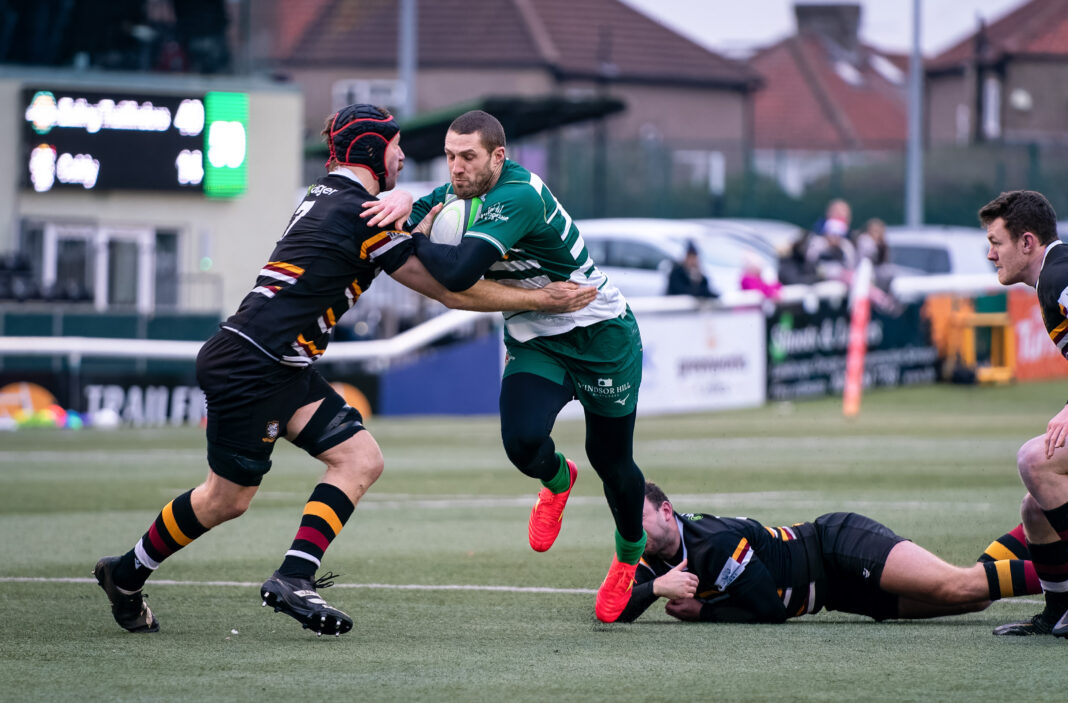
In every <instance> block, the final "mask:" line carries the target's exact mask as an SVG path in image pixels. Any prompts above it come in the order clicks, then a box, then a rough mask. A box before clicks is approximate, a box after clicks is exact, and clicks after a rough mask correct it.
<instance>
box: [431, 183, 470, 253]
mask: <svg viewBox="0 0 1068 703" xmlns="http://www.w3.org/2000/svg"><path fill="white" fill-rule="evenodd" d="M480 212H482V198H480V197H478V196H477V195H476V196H475V197H473V198H470V199H469V200H463V199H461V198H457V197H456V196H454V195H450V196H449V198H448V199H447V200H446V201H445V207H443V208H441V212H439V213H438V215H437V217H435V218H434V224H433V226H431V228H430V241H432V242H435V243H436V244H450V245H452V246H456V245H457V244H459V243H460V240H461V239H462V238H463V236H464V232H466V231H467V230H468V229H470V227H471V225H473V224H475V220H477V219H478V215H479V213H480Z"/></svg>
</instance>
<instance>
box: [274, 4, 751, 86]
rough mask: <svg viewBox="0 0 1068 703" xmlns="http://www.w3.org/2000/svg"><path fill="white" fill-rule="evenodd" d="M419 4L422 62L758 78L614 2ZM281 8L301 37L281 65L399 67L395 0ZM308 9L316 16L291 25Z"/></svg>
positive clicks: (675, 77) (727, 81)
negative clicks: (316, 9) (316, 7)
mask: <svg viewBox="0 0 1068 703" xmlns="http://www.w3.org/2000/svg"><path fill="white" fill-rule="evenodd" d="M306 5H317V6H320V7H319V8H318V12H317V13H316V12H314V11H313V10H312V9H309V7H306ZM302 6H305V7H302ZM418 7H419V14H418V27H419V30H418V31H419V50H418V61H419V65H420V66H421V67H435V68H437V67H449V66H453V67H457V68H465V67H495V66H500V67H545V68H548V69H549V70H552V71H554V72H555V73H557V74H558V75H561V76H562V77H570V78H585V77H596V76H599V75H603V74H607V75H609V76H610V77H612V78H615V79H617V80H629V81H645V80H648V81H657V82H660V83H663V82H666V81H674V82H683V83H697V84H706V85H726V86H729V87H737V88H743V89H744V88H751V87H753V86H754V85H755V81H756V74H755V73H754V72H753V71H752V70H751V69H750V68H749V67H748V66H747V65H745V64H744V63H740V62H737V61H734V60H731V59H728V58H725V57H723V56H720V55H719V54H716V53H714V52H712V51H709V50H707V49H705V48H703V47H701V46H699V45H698V44H695V43H694V42H692V41H689V40H688V39H685V38H683V37H681V36H680V35H678V34H675V33H674V32H672V31H671V30H669V29H668V28H666V27H664V26H663V25H661V24H659V23H657V22H656V21H654V20H652V19H650V18H648V17H646V16H645V15H643V14H641V13H640V12H638V11H637V10H634V9H633V8H631V7H629V6H628V5H625V4H623V3H622V2H620V1H619V0H423V1H422V2H420V3H419V4H418ZM298 8H299V9H298ZM278 13H279V14H278V26H279V27H281V28H286V29H285V31H286V32H289V33H290V34H299V35H300V36H299V37H298V38H296V39H293V40H291V41H288V42H287V41H284V40H283V41H280V42H278V45H277V48H276V52H275V60H276V61H278V63H279V65H280V66H282V67H285V66H328V65H329V66H338V65H341V66H368V67H371V66H374V67H390V66H395V65H396V61H397V27H398V14H399V10H398V3H397V2H396V0H297V1H296V2H280V3H279V4H278ZM309 14H315V15H316V16H315V19H313V20H310V21H305V22H302V23H298V20H306V18H307V16H308V15H309ZM281 34H282V35H283V36H285V34H284V33H281Z"/></svg>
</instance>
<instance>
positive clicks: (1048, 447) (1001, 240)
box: [979, 190, 1068, 637]
mask: <svg viewBox="0 0 1068 703" xmlns="http://www.w3.org/2000/svg"><path fill="white" fill-rule="evenodd" d="M979 221H980V222H981V223H982V224H983V226H984V227H986V235H987V240H988V241H989V242H990V252H989V253H988V254H987V258H988V259H990V261H992V262H993V263H994V266H996V267H997V271H998V281H1000V282H1001V283H1002V284H1004V285H1006V286H1011V285H1013V284H1014V283H1026V284H1027V285H1029V286H1031V287H1033V288H1035V289H1036V290H1037V291H1038V304H1039V309H1040V310H1041V311H1042V321H1043V322H1044V323H1045V325H1046V331H1047V332H1049V336H1050V339H1051V340H1053V344H1055V345H1056V346H1057V349H1058V350H1059V351H1060V353H1061V354H1062V355H1063V356H1066V357H1068V319H1065V311H1066V308H1068V247H1066V246H1063V244H1062V242H1061V241H1060V239H1058V238H1057V214H1056V213H1055V212H1054V210H1053V207H1052V206H1051V205H1050V204H1049V201H1048V200H1047V199H1046V198H1045V196H1043V195H1042V194H1041V193H1037V192H1035V191H1033V190H1014V191H1009V192H1006V193H1002V194H1001V195H999V196H998V197H996V198H994V199H993V200H991V201H990V202H989V203H987V204H986V205H984V206H983V207H982V208H981V209H980V210H979ZM1066 438H1068V407H1062V408H1061V409H1060V411H1059V412H1058V413H1057V414H1056V415H1054V416H1053V419H1051V420H1050V421H1049V423H1048V424H1047V425H1046V431H1045V433H1044V434H1041V435H1039V436H1037V437H1034V438H1033V439H1030V440H1028V441H1027V442H1026V443H1024V445H1023V446H1022V447H1020V451H1019V452H1017V455H1016V466H1017V468H1018V469H1019V472H1020V479H1021V480H1022V481H1023V484H1024V487H1025V488H1026V489H1027V494H1026V495H1025V496H1024V499H1023V504H1022V506H1021V509H1020V513H1021V516H1022V518H1023V525H1024V535H1025V537H1026V540H1027V548H1028V550H1029V551H1030V554H1031V559H1032V560H1033V561H1034V564H1035V570H1036V571H1037V572H1038V576H1039V579H1040V580H1041V582H1042V589H1043V591H1044V592H1045V597H1046V606H1045V608H1044V609H1043V610H1042V612H1041V613H1038V614H1036V615H1035V616H1034V617H1032V618H1031V619H1030V620H1028V621H1024V622H1014V623H1009V624H1007V625H1002V626H1001V627H998V628H997V629H995V630H994V634H995V635H1047V634H1053V635H1056V636H1058V637H1068V449H1065V448H1064V443H1065V439H1066Z"/></svg>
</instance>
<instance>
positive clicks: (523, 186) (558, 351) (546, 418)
mask: <svg viewBox="0 0 1068 703" xmlns="http://www.w3.org/2000/svg"><path fill="white" fill-rule="evenodd" d="M445 157H446V159H447V160H448V164H449V171H450V176H451V179H450V183H448V184H446V185H443V186H441V187H439V188H437V189H435V190H434V191H433V192H431V193H430V194H429V195H428V196H426V197H424V198H421V199H420V200H418V201H417V202H415V203H414V205H412V207H411V209H412V216H411V222H413V223H414V222H420V221H421V220H422V219H423V218H424V216H425V215H427V214H428V213H430V212H431V211H432V208H433V207H434V206H436V205H437V204H440V203H443V202H444V201H445V199H446V198H447V197H448V196H450V195H456V196H458V197H460V198H471V197H473V196H480V197H481V198H482V201H483V202H482V210H481V212H480V214H479V216H478V218H477V219H476V220H475V222H474V224H473V225H471V227H470V228H469V229H468V231H467V232H466V233H465V234H464V236H463V239H462V240H461V242H460V244H459V245H458V246H447V245H442V244H433V243H431V242H430V241H429V239H427V238H426V237H419V236H416V237H415V240H416V255H417V256H418V257H419V259H420V261H422V262H423V263H424V264H425V265H426V267H427V268H428V269H429V270H430V272H431V273H432V274H433V275H434V277H435V278H437V279H438V280H439V281H441V282H442V283H443V284H445V286H446V287H447V288H449V290H463V289H465V288H467V287H468V286H470V285H471V284H472V283H473V282H474V281H477V280H479V279H480V278H482V277H483V276H484V277H485V278H487V279H490V280H495V281H500V282H501V283H505V284H507V285H509V286H510V287H513V288H517V289H528V290H533V289H537V288H540V287H542V286H545V285H549V284H550V283H551V282H553V281H573V282H577V283H582V284H585V285H593V286H596V287H597V291H598V294H597V298H596V299H595V300H594V301H593V302H592V303H591V304H590V305H589V306H587V307H585V308H583V309H582V310H580V311H578V312H575V313H571V314H561V315H546V314H544V313H540V312H517V313H508V312H506V313H505V316H504V318H505V319H504V323H505V335H504V341H505V345H506V347H507V357H506V360H507V361H506V365H505V369H504V380H503V381H502V383H501V395H500V408H501V435H502V439H503V441H504V448H505V452H506V453H507V454H508V458H509V459H510V460H511V462H512V463H513V464H514V465H515V466H516V468H518V469H519V470H520V471H522V472H523V473H524V474H526V475H527V476H530V477H531V478H536V479H538V480H540V481H541V484H542V487H541V489H540V491H539V493H538V498H537V501H536V502H535V504H534V508H533V509H532V510H531V513H530V519H529V522H528V532H527V534H528V539H529V542H530V546H531V548H532V549H534V550H535V551H538V552H544V551H545V550H547V549H549V547H551V546H552V544H553V542H554V541H555V540H556V537H557V535H558V534H559V532H560V525H561V519H562V518H563V510H564V505H565V504H566V502H567V499H568V496H569V495H570V493H571V487H572V486H573V485H574V483H575V478H576V476H577V468H576V466H575V463H574V462H572V461H570V460H568V459H567V458H566V457H565V456H564V455H563V454H562V453H560V452H558V451H557V450H556V445H555V444H554V443H553V440H552V437H551V435H550V433H551V431H552V428H553V424H554V423H555V421H556V416H557V415H558V414H559V412H560V410H561V409H562V408H563V407H564V405H566V404H567V403H568V402H570V401H571V400H572V399H575V398H577V399H578V401H579V402H580V403H581V404H582V406H583V409H584V411H585V415H586V456H587V457H588V458H589V460H590V464H591V465H592V466H593V469H594V471H596V472H597V474H598V476H599V477H600V478H601V482H602V484H603V487H604V494H605V498H606V499H607V500H608V505H609V508H610V509H611V511H612V516H613V517H614V519H615V524H616V531H615V554H614V556H613V558H612V561H611V564H610V566H609V570H608V575H607V576H606V577H605V579H604V581H603V582H602V584H601V586H600V588H599V589H598V591H597V599H596V604H595V609H594V612H595V614H596V616H597V618H598V619H599V620H601V621H603V622H614V621H615V620H616V619H617V618H618V617H619V613H620V612H621V611H622V610H623V607H624V606H625V605H626V603H627V596H628V593H629V589H630V585H631V582H632V580H633V577H634V570H635V568H636V566H637V563H638V559H639V558H640V557H641V554H642V549H643V545H644V544H645V533H644V532H643V531H642V522H641V518H642V487H643V485H644V479H643V477H642V472H641V470H640V469H639V468H638V466H637V465H636V464H635V463H634V452H633V446H634V420H635V414H636V408H637V404H638V386H639V385H640V383H641V372H642V342H641V335H640V334H639V331H638V324H637V322H636V321H635V319H634V315H633V313H632V312H631V310H630V307H629V306H628V305H627V301H626V300H625V299H624V298H623V295H622V294H621V293H620V292H619V290H618V289H617V288H616V287H615V286H613V285H612V284H611V283H610V282H609V281H608V279H607V277H606V276H605V275H604V273H602V272H601V271H600V270H599V269H598V268H597V266H596V265H595V264H594V261H593V259H592V258H590V255H589V253H588V252H587V251H586V246H585V243H584V242H583V240H582V236H581V234H580V233H579V231H578V228H577V227H576V226H575V223H574V222H573V221H572V219H571V216H570V215H569V214H568V213H567V210H565V209H564V206H563V204H561V203H560V201H559V200H557V199H556V197H555V196H554V195H553V194H552V192H551V191H550V190H549V187H548V186H547V185H546V184H545V183H544V182H543V181H542V180H541V178H539V177H538V176H537V174H534V173H531V172H530V171H528V170H527V169H525V168H523V167H522V166H520V165H519V164H518V163H516V162H515V161H512V160H511V159H508V158H507V157H506V155H505V135H504V128H503V127H502V125H501V123H500V122H499V121H498V120H497V119H496V118H495V117H493V116H492V115H490V114H488V113H486V112H483V111H481V110H474V111H471V112H467V113H464V114H463V115H460V116H459V117H457V118H456V119H455V120H454V121H453V123H452V124H451V125H450V126H449V130H448V132H447V134H446V136H445ZM398 197H402V196H398ZM391 200H392V198H391ZM397 202H400V203H402V205H406V204H410V201H408V203H403V201H400V200H398V201H397ZM402 205H398V206H397V207H396V209H388V212H389V213H390V214H389V215H388V216H389V217H394V216H395V213H396V212H398V211H401V210H403V209H404V207H403V206H402ZM373 207H374V206H373ZM379 207H381V208H382V209H383V210H386V209H387V206H386V205H382V206H379ZM376 216H377V215H376Z"/></svg>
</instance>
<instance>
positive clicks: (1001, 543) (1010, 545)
mask: <svg viewBox="0 0 1068 703" xmlns="http://www.w3.org/2000/svg"><path fill="white" fill-rule="evenodd" d="M1030 558H1031V554H1030V553H1029V552H1028V551H1027V538H1025V537H1024V531H1023V525H1022V524H1021V525H1017V526H1016V527H1014V528H1013V529H1012V531H1010V532H1006V533H1005V534H1003V535H1002V536H1000V537H998V538H997V539H996V540H994V541H993V542H991V543H990V546H989V547H987V548H986V549H985V550H984V551H983V553H982V554H981V555H980V556H979V559H978V560H977V561H979V562H980V563H985V562H989V561H1001V560H1002V559H1030Z"/></svg>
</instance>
